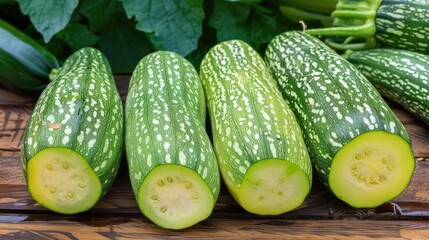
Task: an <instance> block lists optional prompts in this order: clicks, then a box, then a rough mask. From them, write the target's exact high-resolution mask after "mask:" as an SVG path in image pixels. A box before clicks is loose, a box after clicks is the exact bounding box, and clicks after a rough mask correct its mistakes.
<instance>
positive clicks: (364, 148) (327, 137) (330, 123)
mask: <svg viewBox="0 0 429 240" xmlns="http://www.w3.org/2000/svg"><path fill="white" fill-rule="evenodd" d="M265 54H266V55H265V58H266V62H267V64H268V66H269V68H270V71H271V74H272V75H273V77H274V79H275V80H276V82H277V85H278V87H279V89H280V90H281V92H282V94H283V97H284V98H285V99H286V101H287V102H288V103H289V105H290V107H291V108H292V110H293V112H294V113H295V115H296V117H297V119H298V122H299V123H300V126H301V129H302V130H303V133H304V139H305V142H306V145H307V147H308V151H309V153H310V157H311V159H312V161H313V166H314V169H315V170H316V172H317V175H318V177H319V179H320V181H321V182H322V183H323V184H324V185H325V186H326V187H327V188H328V189H329V190H331V191H332V193H333V194H334V195H335V196H337V197H338V198H339V199H341V200H343V201H344V202H346V203H347V204H349V205H351V206H353V207H358V208H364V207H376V206H379V205H381V204H383V203H384V202H387V201H389V200H391V199H393V198H395V197H396V196H398V195H399V194H400V193H401V192H403V191H404V190H405V189H406V188H407V186H408V184H409V182H410V180H411V178H412V175H413V171H414V168H415V160H414V155H413V152H412V147H411V141H410V138H409V136H408V133H407V131H406V129H405V128H404V126H403V125H402V123H401V122H400V121H399V120H398V118H397V117H396V116H395V114H394V113H393V112H392V110H391V109H390V108H389V106H388V105H387V104H386V102H385V101H384V100H383V99H382V97H381V96H380V94H379V93H378V92H377V90H376V89H375V88H374V87H373V86H372V85H371V83H370V82H369V81H368V80H367V79H366V78H365V77H364V76H363V75H362V74H361V73H360V72H359V71H358V70H357V69H356V68H355V67H354V66H353V65H352V64H351V63H349V62H348V61H346V60H345V59H344V58H342V57H341V56H339V55H338V54H336V53H335V52H334V51H333V50H331V49H330V48H329V47H328V46H326V45H325V44H324V43H323V42H321V41H320V40H318V39H317V38H315V37H313V36H310V35H308V34H306V33H304V32H299V31H290V32H285V33H283V34H280V35H278V36H276V37H275V38H274V39H273V40H272V41H271V42H270V44H269V45H268V48H267V50H266V53H265Z"/></svg>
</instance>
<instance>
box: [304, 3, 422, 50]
mask: <svg viewBox="0 0 429 240" xmlns="http://www.w3.org/2000/svg"><path fill="white" fill-rule="evenodd" d="M332 17H334V23H333V27H331V28H319V29H308V30H306V32H307V33H308V34H311V35H315V36H330V37H339V38H328V39H327V44H328V45H329V46H331V47H332V48H335V49H339V50H347V49H355V50H357V49H368V48H374V47H376V41H377V42H378V43H380V44H382V45H384V46H388V47H391V48H400V49H406V50H409V51H413V52H420V53H425V54H427V53H429V43H428V42H429V22H428V21H427V19H428V18H429V0H383V1H382V0H359V1H356V0H339V1H338V4H337V7H336V10H335V11H333V12H332Z"/></svg>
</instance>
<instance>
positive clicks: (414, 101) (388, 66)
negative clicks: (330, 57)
mask: <svg viewBox="0 0 429 240" xmlns="http://www.w3.org/2000/svg"><path fill="white" fill-rule="evenodd" d="M345 56H346V59H347V60H348V61H349V62H351V63H352V64H353V65H354V66H355V67H356V68H357V69H359V71H360V72H362V74H363V75H365V77H366V78H367V79H368V80H369V81H370V82H371V83H372V84H373V85H374V86H375V88H377V90H378V92H379V93H380V94H381V95H383V96H384V97H386V98H388V99H390V100H392V101H394V102H396V103H398V104H400V105H401V106H402V107H404V108H405V109H407V110H408V111H409V112H410V113H412V114H414V115H415V116H417V117H418V118H420V119H421V120H422V121H424V122H425V123H426V124H429V98H428V97H427V96H428V94H429V56H428V55H424V54H420V53H416V52H411V51H406V50H401V49H387V48H382V49H370V50H363V51H355V52H347V53H346V54H345Z"/></svg>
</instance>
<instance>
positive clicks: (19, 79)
mask: <svg viewBox="0 0 429 240" xmlns="http://www.w3.org/2000/svg"><path fill="white" fill-rule="evenodd" d="M58 66H59V65H58V61H57V59H56V57H55V56H54V55H53V54H52V53H50V52H49V51H48V50H46V49H45V48H43V47H42V46H41V45H40V44H38V43H37V42H36V41H35V40H33V39H32V38H30V37H29V36H27V35H26V34H25V33H23V32H21V31H20V30H19V29H16V28H15V27H14V26H12V25H10V24H9V23H7V22H5V21H3V20H1V19H0V69H1V71H0V84H1V85H3V86H5V87H7V88H9V89H10V90H13V91H16V92H18V93H37V94H39V93H40V92H41V91H42V90H43V89H44V88H45V87H46V86H47V85H48V83H49V74H50V72H51V71H52V70H53V69H55V68H58Z"/></svg>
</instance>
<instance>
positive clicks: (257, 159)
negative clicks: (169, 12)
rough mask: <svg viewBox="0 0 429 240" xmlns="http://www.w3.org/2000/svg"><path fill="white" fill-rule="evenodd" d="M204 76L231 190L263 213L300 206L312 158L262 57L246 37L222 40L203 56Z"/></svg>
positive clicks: (308, 183) (222, 169)
mask: <svg viewBox="0 0 429 240" xmlns="http://www.w3.org/2000/svg"><path fill="white" fill-rule="evenodd" d="M200 76H201V81H202V83H203V87H204V91H205V93H206V101H207V105H208V109H209V116H210V121H211V128H212V134H213V143H214V150H215V153H216V156H217V159H218V163H219V168H220V172H221V175H222V177H223V180H224V182H225V184H226V186H227V187H228V189H229V191H230V193H231V194H232V196H233V197H234V198H235V200H236V201H237V202H238V203H239V204H240V205H241V206H242V207H243V208H244V209H245V210H247V211H249V212H251V213H256V214H260V215H277V214H281V213H284V212H287V211H290V210H292V209H294V208H296V207H298V206H299V205H300V204H301V203H302V202H303V201H304V199H305V198H306V196H307V195H308V193H309V191H310V188H311V184H312V171H311V162H310V159H309V156H308V152H307V149H306V147H305V144H304V140H303V138H302V133H301V130H300V128H299V125H298V123H297V121H296V119H295V116H294V114H293V113H292V111H291V110H290V109H289V107H288V106H287V105H286V102H285V101H284V100H283V98H282V96H281V93H280V92H279V90H278V89H277V88H276V85H275V82H274V81H273V79H272V77H271V76H270V74H269V72H268V69H267V67H266V66H265V63H264V61H263V59H262V58H261V57H260V56H259V54H258V53H257V52H256V51H255V50H254V49H252V48H251V47H250V46H249V45H248V44H246V43H245V42H242V41H238V40H232V41H226V42H222V43H219V44H218V45H216V46H215V47H213V48H212V49H211V50H210V51H209V52H208V53H207V54H206V56H205V57H204V59H203V61H202V63H201V66H200Z"/></svg>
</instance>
